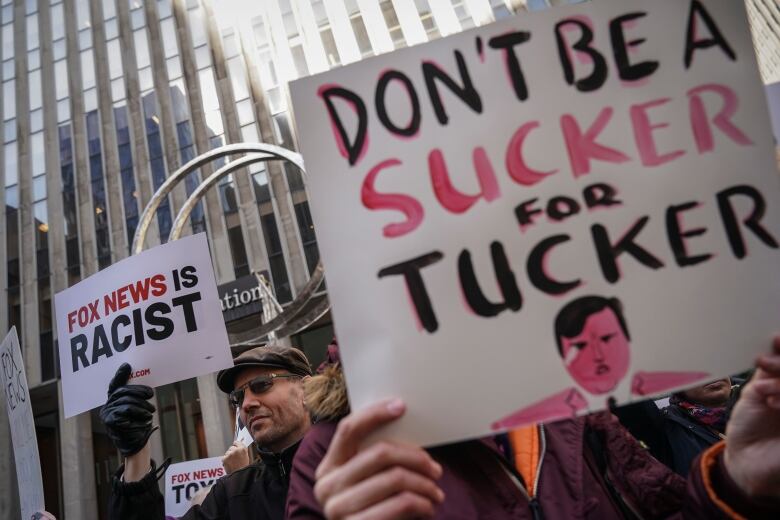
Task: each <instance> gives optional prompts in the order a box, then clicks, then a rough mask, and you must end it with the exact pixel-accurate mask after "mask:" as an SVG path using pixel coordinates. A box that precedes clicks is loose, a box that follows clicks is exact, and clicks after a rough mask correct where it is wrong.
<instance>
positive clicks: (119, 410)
mask: <svg viewBox="0 0 780 520" xmlns="http://www.w3.org/2000/svg"><path fill="white" fill-rule="evenodd" d="M130 372H131V369H130V367H129V366H127V365H124V366H122V367H120V369H119V371H118V372H117V374H116V375H115V377H114V380H113V381H112V382H111V384H110V385H109V388H108V393H109V396H108V401H107V402H106V405H105V406H104V407H103V409H102V410H101V413H100V416H101V419H102V420H103V423H104V424H105V426H106V430H107V431H108V434H109V436H110V437H111V439H112V440H113V441H114V444H115V445H116V447H117V448H118V449H119V451H120V452H121V453H122V455H124V456H125V464H124V465H123V466H122V467H120V468H119V470H117V473H116V475H115V477H114V484H113V493H112V495H111V503H110V506H109V507H110V512H111V518H113V519H117V520H120V519H121V520H129V519H139V520H162V518H163V514H164V507H163V496H162V495H161V494H160V491H159V489H158V487H157V480H158V479H159V478H160V477H162V475H163V474H164V473H165V470H166V468H167V466H168V462H166V463H164V464H163V465H162V466H161V467H159V468H158V467H157V466H156V465H155V463H154V462H153V461H152V460H151V456H150V448H149V443H148V439H149V436H150V435H151V434H152V432H153V427H152V422H151V420H152V412H153V411H154V407H153V406H152V405H151V404H150V403H149V402H148V399H149V398H150V397H151V396H152V395H153V391H152V389H151V388H149V387H145V386H139V385H128V384H127V382H128V375H129V374H130ZM310 375H311V368H310V366H309V362H308V360H307V359H306V356H305V355H304V354H303V353H302V352H301V351H300V350H298V349H295V348H292V347H283V346H275V345H269V346H265V347H258V348H255V349H252V350H249V351H247V352H244V353H243V354H241V355H240V356H238V357H237V358H236V359H235V361H234V366H233V367H231V368H228V369H225V370H222V371H221V372H220V373H219V375H218V376H217V384H218V385H219V388H220V389H221V390H222V391H223V392H225V393H226V394H228V395H229V397H230V402H231V404H232V405H233V406H234V407H236V408H237V409H238V410H239V413H240V416H241V422H242V423H243V424H246V425H247V428H248V430H249V432H250V434H251V435H252V438H253V439H254V443H255V446H256V447H257V449H258V451H259V453H260V460H259V461H258V462H256V463H254V464H250V465H249V466H247V467H245V468H243V469H239V470H236V471H235V472H233V473H230V474H229V475H228V476H226V477H224V478H220V479H219V480H216V481H215V482H206V481H203V482H199V483H197V484H196V483H192V482H187V481H186V478H187V477H186V476H180V475H179V476H171V478H176V479H177V480H176V482H175V483H172V482H168V484H169V485H171V486H172V489H174V488H175V487H176V486H179V487H180V489H179V492H178V495H177V496H178V498H179V499H181V498H182V496H186V495H188V494H189V491H188V489H190V490H193V491H194V490H196V489H199V488H201V487H205V486H206V485H207V484H208V485H210V484H213V488H212V489H211V491H210V492H209V494H208V495H207V496H206V498H205V499H204V500H203V503H202V504H199V505H194V506H192V507H191V508H189V509H187V508H186V507H185V508H184V509H183V511H186V512H185V513H184V515H183V518H185V519H191V520H196V519H203V520H206V519H216V518H220V519H225V520H228V519H232V520H249V519H254V518H258V519H259V518H268V519H272V520H277V519H278V520H281V519H282V518H284V508H285V502H286V499H287V486H288V484H289V475H290V471H291V468H292V461H293V457H294V455H295V453H296V451H297V449H298V446H299V444H300V441H301V439H302V438H303V436H304V435H305V434H306V432H307V431H308V430H309V428H310V426H311V422H310V420H309V414H308V412H307V411H306V408H305V407H304V401H303V382H302V381H303V380H304V379H305V378H307V377H308V376H310ZM188 484H193V485H192V486H190V487H189V488H188ZM182 489H183V492H184V495H182Z"/></svg>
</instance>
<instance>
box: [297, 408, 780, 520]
mask: <svg viewBox="0 0 780 520" xmlns="http://www.w3.org/2000/svg"><path fill="white" fill-rule="evenodd" d="M609 417H611V416H610V415H609V414H597V415H594V416H589V417H587V418H580V419H573V420H565V421H560V422H557V423H553V424H549V425H545V426H544V427H543V436H544V451H543V456H542V458H541V469H540V471H539V477H538V483H537V486H536V490H537V496H536V497H535V498H533V499H531V500H529V497H528V495H527V494H526V493H525V490H524V489H522V488H520V487H519V486H518V485H517V484H516V483H515V481H514V480H513V479H512V478H510V477H509V474H510V472H511V471H512V469H511V466H510V465H509V464H506V463H505V462H504V460H505V459H504V458H503V456H502V455H501V453H500V452H499V451H498V449H497V448H496V445H495V443H494V442H492V441H491V440H481V441H467V442H461V443H457V444H451V445H447V446H442V447H437V448H433V449H430V450H428V451H429V453H430V454H431V455H432V456H433V458H434V459H435V460H436V461H437V462H438V463H439V464H441V466H442V468H443V469H444V474H443V475H442V477H441V480H440V481H439V486H440V487H441V488H442V490H443V491H444V493H445V495H446V498H445V501H444V503H443V504H441V505H440V506H439V507H438V509H437V514H436V518H439V519H448V520H449V519H453V520H456V519H464V520H466V519H468V520H473V519H477V518H479V519H501V520H504V519H507V518H512V519H540V518H546V519H547V520H554V519H559V518H561V519H563V518H565V519H610V518H637V517H641V518H694V519H699V518H700V519H704V518H707V519H710V518H738V516H734V514H733V513H735V512H738V513H739V514H740V515H742V516H744V517H745V518H751V519H752V518H780V509H777V504H776V503H773V504H757V503H755V502H749V501H748V500H747V499H746V497H744V496H743V495H742V494H741V492H740V491H739V489H738V488H737V487H736V486H735V484H734V483H733V482H732V481H731V480H730V479H729V477H728V475H727V474H726V473H725V470H724V468H723V465H722V461H721V460H720V459H721V455H722V454H721V455H714V452H713V453H709V454H705V458H706V459H707V460H706V462H707V464H702V463H700V462H699V461H700V459H697V462H695V463H694V466H693V469H692V471H691V474H690V476H689V478H688V482H687V485H686V483H685V481H684V480H683V479H682V478H681V477H679V476H678V475H676V474H675V473H673V472H672V471H671V470H669V469H668V468H667V467H666V466H664V465H662V464H661V463H660V462H658V461H656V460H655V459H654V458H652V456H650V455H649V453H648V452H647V450H645V449H643V448H642V447H641V446H640V445H639V444H638V443H637V442H636V441H635V440H634V438H633V437H631V435H630V434H629V433H628V432H627V431H626V430H625V429H624V428H623V427H622V426H620V425H619V423H617V422H616V421H613V420H611V419H610V418H609ZM335 430H336V424H335V423H327V422H326V423H320V424H317V425H315V426H314V427H313V429H312V430H311V431H310V432H309V433H308V434H307V435H306V437H305V439H304V440H303V442H302V444H301V447H300V449H299V450H298V452H297V454H296V456H295V461H294V463H293V470H292V475H291V480H290V488H289V492H288V498H287V517H288V518H290V519H302V518H306V519H310V518H324V515H323V513H322V509H321V508H320V505H319V503H318V502H317V499H316V498H315V496H314V482H315V478H314V474H315V471H316V469H317V466H318V465H319V463H320V461H321V460H322V458H323V457H324V455H325V452H326V450H327V448H328V445H329V444H330V441H331V439H332V437H333V434H334V433H335ZM594 440H595V442H596V443H597V444H595V445H594ZM599 444H600V446H602V447H605V448H604V449H601V448H594V446H597V445H599ZM703 466H707V467H706V468H703ZM703 472H704V473H703ZM705 474H706V475H705ZM703 476H706V480H707V482H708V483H707V484H706V485H705V482H704V480H705V479H703ZM713 498H715V500H713ZM716 501H717V502H720V503H721V504H720V506H719V505H718V504H716ZM729 508H731V509H732V511H730V512H729V511H728V509H729Z"/></svg>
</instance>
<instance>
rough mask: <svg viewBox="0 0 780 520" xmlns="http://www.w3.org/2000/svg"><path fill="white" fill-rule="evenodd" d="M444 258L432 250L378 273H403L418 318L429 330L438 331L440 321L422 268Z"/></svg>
mask: <svg viewBox="0 0 780 520" xmlns="http://www.w3.org/2000/svg"><path fill="white" fill-rule="evenodd" d="M442 258H444V255H443V254H442V253H441V252H439V251H432V252H430V253H427V254H425V255H422V256H418V257H417V258H412V259H411V260H406V261H404V262H400V263H398V264H394V265H389V266H387V267H384V268H382V269H380V270H379V273H377V276H378V277H379V278H384V277H385V276H394V275H399V274H400V275H403V277H404V282H406V288H407V290H408V291H409V295H410V297H411V299H412V305H413V306H414V311H415V313H416V314H417V318H418V319H419V320H420V323H421V324H422V326H423V328H424V329H425V330H426V331H428V332H436V330H437V329H438V328H439V322H438V320H437V319H436V313H435V312H434V311H433V305H431V298H430V296H429V295H428V291H427V290H426V289H425V282H423V279H422V276H421V275H420V270H421V269H423V268H424V267H427V266H429V265H431V264H435V263H436V262H439V261H440V260H441V259H442Z"/></svg>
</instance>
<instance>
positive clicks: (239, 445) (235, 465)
mask: <svg viewBox="0 0 780 520" xmlns="http://www.w3.org/2000/svg"><path fill="white" fill-rule="evenodd" d="M250 462H251V460H250V458H249V450H248V449H247V447H246V446H244V443H243V442H241V441H234V442H233V444H232V445H231V446H230V447H229V448H228V450H227V451H226V452H225V455H224V456H223V457H222V466H223V467H224V468H225V473H227V474H228V475H230V474H231V473H233V472H234V471H237V470H239V469H241V468H245V467H247V466H249V463H250Z"/></svg>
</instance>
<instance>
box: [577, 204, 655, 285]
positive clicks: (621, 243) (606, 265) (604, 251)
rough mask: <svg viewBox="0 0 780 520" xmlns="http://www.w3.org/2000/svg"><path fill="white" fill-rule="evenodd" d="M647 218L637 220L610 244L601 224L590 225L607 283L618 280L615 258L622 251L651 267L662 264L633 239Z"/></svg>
mask: <svg viewBox="0 0 780 520" xmlns="http://www.w3.org/2000/svg"><path fill="white" fill-rule="evenodd" d="M648 220H650V217H646V216H645V217H642V218H640V219H639V220H637V221H636V222H635V223H634V224H633V225H632V226H631V228H630V229H629V230H628V231H627V232H626V234H624V235H623V236H622V237H621V238H620V239H619V240H618V241H617V242H616V243H615V244H612V242H611V241H610V239H609V233H608V232H607V229H606V228H605V227H604V226H602V225H601V224H594V225H593V226H591V228H590V231H591V234H592V235H593V243H594V244H595V246H596V252H597V253H598V258H599V264H600V265H601V272H602V273H603V274H604V278H605V279H606V280H607V281H608V282H609V283H615V282H617V281H618V280H620V268H619V266H618V263H617V259H618V257H619V256H620V255H622V254H623V253H628V254H629V255H631V256H633V257H634V259H635V260H637V261H638V262H639V263H641V264H642V265H644V266H646V267H649V268H651V269H660V268H661V267H663V266H664V264H663V262H661V261H660V260H659V259H658V258H656V257H655V256H653V255H652V254H651V253H650V252H649V251H648V250H647V249H645V248H643V247H642V246H640V245H639V244H637V243H636V242H635V241H634V240H635V239H636V236H637V235H638V234H639V233H640V232H641V231H642V229H643V228H644V227H645V225H646V224H647V221H648Z"/></svg>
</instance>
